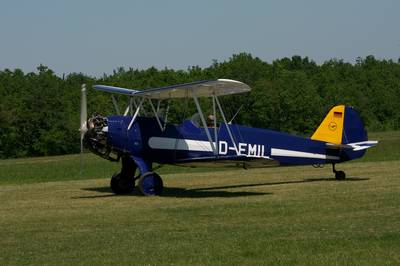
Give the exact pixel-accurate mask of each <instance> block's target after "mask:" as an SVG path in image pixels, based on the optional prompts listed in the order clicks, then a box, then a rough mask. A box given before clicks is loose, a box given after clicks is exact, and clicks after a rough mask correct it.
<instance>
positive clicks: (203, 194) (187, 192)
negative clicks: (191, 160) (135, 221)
mask: <svg viewBox="0 0 400 266" xmlns="http://www.w3.org/2000/svg"><path fill="white" fill-rule="evenodd" d="M82 190H86V191H95V192H100V193H107V195H94V196H82V197H74V199H85V198H89V199H90V198H104V197H121V196H125V197H126V196H128V197H129V196H142V195H141V194H140V193H139V191H138V188H137V187H136V188H135V190H134V192H133V193H131V194H126V195H115V194H109V193H113V192H112V190H111V188H110V187H89V188H82ZM269 194H272V193H263V192H246V191H238V192H231V191H208V189H207V188H205V189H203V188H196V189H185V188H177V187H164V190H163V193H162V194H161V197H173V198H233V197H245V196H246V197H247V196H262V195H269Z"/></svg>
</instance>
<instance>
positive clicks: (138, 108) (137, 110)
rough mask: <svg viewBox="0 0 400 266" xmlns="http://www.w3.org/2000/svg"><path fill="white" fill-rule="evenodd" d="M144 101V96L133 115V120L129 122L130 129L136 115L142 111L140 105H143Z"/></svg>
mask: <svg viewBox="0 0 400 266" xmlns="http://www.w3.org/2000/svg"><path fill="white" fill-rule="evenodd" d="M143 101H144V98H142V99H141V100H140V102H139V105H138V106H137V108H136V111H135V114H134V115H133V117H132V120H131V122H130V123H129V126H128V130H129V129H131V127H132V125H133V122H134V121H135V119H136V117H137V116H138V114H139V111H140V107H142V103H143Z"/></svg>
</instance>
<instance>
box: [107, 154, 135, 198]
mask: <svg viewBox="0 0 400 266" xmlns="http://www.w3.org/2000/svg"><path fill="white" fill-rule="evenodd" d="M136 168H137V166H136V164H135V162H134V161H133V160H131V159H130V158H129V157H122V169H121V172H119V173H115V174H114V175H113V176H112V178H111V182H110V186H111V190H112V191H113V192H114V193H115V194H118V195H120V194H129V193H132V191H133V190H134V188H135V171H136Z"/></svg>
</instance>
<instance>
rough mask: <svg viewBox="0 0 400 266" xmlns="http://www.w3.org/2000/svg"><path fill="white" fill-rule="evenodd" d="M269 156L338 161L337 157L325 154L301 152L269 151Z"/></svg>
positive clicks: (273, 149)
mask: <svg viewBox="0 0 400 266" xmlns="http://www.w3.org/2000/svg"><path fill="white" fill-rule="evenodd" d="M271 156H272V157H273V156H282V157H297V158H312V159H324V160H326V159H329V160H339V159H340V158H339V157H337V156H330V155H326V154H319V153H311V152H303V151H292V150H285V149H275V148H272V149H271Z"/></svg>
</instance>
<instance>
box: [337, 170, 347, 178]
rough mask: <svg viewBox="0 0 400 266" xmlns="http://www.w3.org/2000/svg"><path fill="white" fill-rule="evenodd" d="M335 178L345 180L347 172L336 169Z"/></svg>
mask: <svg viewBox="0 0 400 266" xmlns="http://www.w3.org/2000/svg"><path fill="white" fill-rule="evenodd" d="M335 178H336V180H344V179H345V178H346V174H345V173H344V172H343V171H336V173H335Z"/></svg>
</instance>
